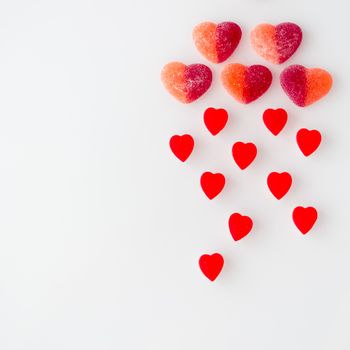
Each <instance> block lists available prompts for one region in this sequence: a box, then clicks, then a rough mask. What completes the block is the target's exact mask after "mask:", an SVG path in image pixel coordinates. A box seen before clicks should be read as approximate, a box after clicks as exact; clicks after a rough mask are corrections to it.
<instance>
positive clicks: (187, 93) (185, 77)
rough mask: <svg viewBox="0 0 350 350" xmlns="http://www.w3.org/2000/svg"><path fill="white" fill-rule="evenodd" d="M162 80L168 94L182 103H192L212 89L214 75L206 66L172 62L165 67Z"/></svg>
mask: <svg viewBox="0 0 350 350" xmlns="http://www.w3.org/2000/svg"><path fill="white" fill-rule="evenodd" d="M161 79H162V82H163V84H164V86H165V88H166V89H167V90H168V92H169V93H170V94H171V95H173V96H174V97H175V98H177V99H178V100H179V101H180V102H183V103H190V102H193V101H195V100H197V99H198V98H199V97H201V96H202V95H203V94H204V93H205V92H206V91H207V90H208V89H209V87H210V85H211V81H212V73H211V70H210V68H209V67H207V66H205V65H204V64H190V65H188V66H186V65H185V64H183V63H181V62H171V63H168V64H167V65H166V66H164V68H163V70H162V73H161Z"/></svg>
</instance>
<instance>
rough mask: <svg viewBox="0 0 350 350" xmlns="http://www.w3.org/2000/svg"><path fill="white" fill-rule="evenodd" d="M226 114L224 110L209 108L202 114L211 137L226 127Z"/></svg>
mask: <svg viewBox="0 0 350 350" xmlns="http://www.w3.org/2000/svg"><path fill="white" fill-rule="evenodd" d="M227 120H228V114H227V112H226V110H225V109H223V108H219V109H215V108H212V107H209V108H207V109H206V110H205V112H204V124H205V126H206V127H207V129H208V130H209V131H210V133H211V134H212V135H214V136H215V135H217V134H218V133H219V132H220V131H221V130H222V129H223V128H224V127H225V125H226V123H227Z"/></svg>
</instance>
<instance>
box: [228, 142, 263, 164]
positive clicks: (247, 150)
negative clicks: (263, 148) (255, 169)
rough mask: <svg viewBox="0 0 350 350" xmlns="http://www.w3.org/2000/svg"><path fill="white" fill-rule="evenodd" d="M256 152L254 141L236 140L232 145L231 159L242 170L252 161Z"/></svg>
mask: <svg viewBox="0 0 350 350" xmlns="http://www.w3.org/2000/svg"><path fill="white" fill-rule="evenodd" d="M256 154H257V149H256V146H255V145H254V143H251V142H248V143H244V142H236V143H235V144H234V145H233V146H232V156H233V159H234V160H235V162H236V164H237V165H238V166H239V167H240V168H241V169H242V170H244V169H245V168H247V167H248V166H249V165H250V164H251V163H252V162H253V160H254V159H255V157H256Z"/></svg>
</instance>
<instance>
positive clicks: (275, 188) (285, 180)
mask: <svg viewBox="0 0 350 350" xmlns="http://www.w3.org/2000/svg"><path fill="white" fill-rule="evenodd" d="M267 186H268V187H269V189H270V191H271V193H272V194H273V195H274V196H275V197H276V198H277V199H278V200H279V199H281V198H282V197H284V196H285V195H286V194H287V192H288V191H289V189H290V187H291V186H292V177H291V175H290V174H289V173H287V172H284V173H277V172H272V173H270V174H269V176H268V177H267Z"/></svg>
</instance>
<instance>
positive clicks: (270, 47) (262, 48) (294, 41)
mask: <svg viewBox="0 0 350 350" xmlns="http://www.w3.org/2000/svg"><path fill="white" fill-rule="evenodd" d="M302 37H303V34H302V31H301V28H300V27H299V26H298V25H296V24H294V23H290V22H286V23H280V24H278V25H277V26H274V25H272V24H259V25H258V26H256V27H255V28H254V29H253V30H252V32H251V34H250V40H251V44H252V47H253V48H254V50H255V51H256V53H257V54H258V55H260V56H261V57H263V58H265V59H266V60H267V61H269V62H272V63H275V64H281V63H283V62H285V61H286V60H287V59H288V58H290V57H291V56H292V55H293V54H294V52H295V51H296V50H297V49H298V47H299V46H300V43H301V41H302Z"/></svg>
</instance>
